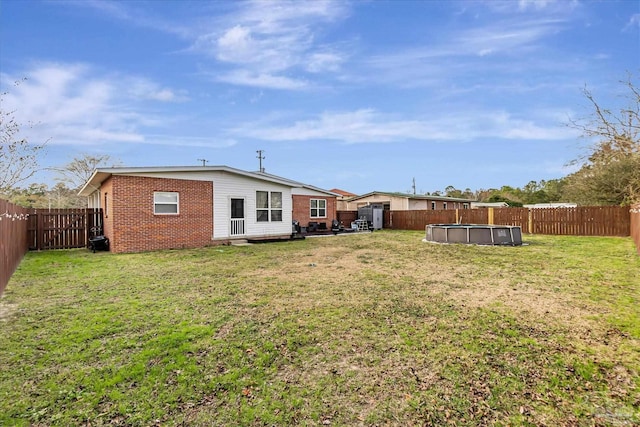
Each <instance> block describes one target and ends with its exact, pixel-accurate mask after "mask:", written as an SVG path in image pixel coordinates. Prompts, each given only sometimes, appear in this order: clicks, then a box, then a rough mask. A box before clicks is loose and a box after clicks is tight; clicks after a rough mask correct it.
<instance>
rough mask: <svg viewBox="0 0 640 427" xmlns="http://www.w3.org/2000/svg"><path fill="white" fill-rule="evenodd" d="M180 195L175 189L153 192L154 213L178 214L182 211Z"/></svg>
mask: <svg viewBox="0 0 640 427" xmlns="http://www.w3.org/2000/svg"><path fill="white" fill-rule="evenodd" d="M179 207H180V195H179V194H178V193H177V192H174V191H156V192H154V193H153V213H154V214H155V215H178V214H179V213H180V208H179Z"/></svg>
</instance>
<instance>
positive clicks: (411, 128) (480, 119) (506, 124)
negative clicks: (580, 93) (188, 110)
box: [231, 109, 575, 144]
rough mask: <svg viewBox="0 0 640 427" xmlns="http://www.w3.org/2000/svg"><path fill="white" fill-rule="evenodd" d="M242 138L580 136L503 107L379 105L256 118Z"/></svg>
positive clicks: (368, 140) (376, 140) (382, 140)
mask: <svg viewBox="0 0 640 427" xmlns="http://www.w3.org/2000/svg"><path fill="white" fill-rule="evenodd" d="M231 133H232V134H235V135H237V136H238V137H252V138H257V139H262V140H268V141H318V140H333V141H339V142H344V143H349V144H356V143H390V142H399V141H405V140H417V141H472V140H475V139H482V138H500V139H507V140H527V141H530V140H543V141H545V140H546V141H552V140H561V139H567V138H572V137H574V136H575V135H574V132H573V131H571V130H570V129H567V128H564V127H561V126H559V125H558V124H557V123H556V122H553V123H549V122H545V123H542V124H539V123H536V122H534V121H533V120H530V119H529V120H525V119H521V118H518V117H514V116H512V115H510V114H508V113H505V112H503V111H493V112H473V111H471V112H464V111H460V112H458V114H456V115H452V114H445V113H442V114H441V115H438V116H437V117H430V118H429V119H425V118H411V119H398V118H395V117H393V116H390V115H385V114H382V113H379V112H377V111H375V110H373V109H360V110H355V111H347V112H325V113H322V114H320V115H319V116H318V117H316V118H314V119H309V120H299V121H295V122H294V123H293V124H290V125H269V124H267V125H260V124H256V123H251V124H247V125H246V126H241V127H237V128H234V129H232V130H231Z"/></svg>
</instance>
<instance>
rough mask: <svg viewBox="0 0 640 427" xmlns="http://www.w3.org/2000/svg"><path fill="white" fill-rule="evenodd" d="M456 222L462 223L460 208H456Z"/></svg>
mask: <svg viewBox="0 0 640 427" xmlns="http://www.w3.org/2000/svg"><path fill="white" fill-rule="evenodd" d="M456 224H460V214H459V212H458V208H456Z"/></svg>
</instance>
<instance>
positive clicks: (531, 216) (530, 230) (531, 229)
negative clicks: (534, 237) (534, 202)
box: [527, 208, 533, 234]
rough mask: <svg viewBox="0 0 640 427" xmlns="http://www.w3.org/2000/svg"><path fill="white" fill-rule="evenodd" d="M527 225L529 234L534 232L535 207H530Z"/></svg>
mask: <svg viewBox="0 0 640 427" xmlns="http://www.w3.org/2000/svg"><path fill="white" fill-rule="evenodd" d="M527 223H528V224H527V225H528V227H527V228H528V229H529V234H533V209H532V208H529V212H528V214H527Z"/></svg>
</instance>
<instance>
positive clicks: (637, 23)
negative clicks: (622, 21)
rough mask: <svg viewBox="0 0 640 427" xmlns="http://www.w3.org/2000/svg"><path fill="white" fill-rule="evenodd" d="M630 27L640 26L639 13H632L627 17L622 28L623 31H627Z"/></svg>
mask: <svg viewBox="0 0 640 427" xmlns="http://www.w3.org/2000/svg"><path fill="white" fill-rule="evenodd" d="M632 28H640V13H634V14H633V15H631V18H629V22H628V23H627V25H625V26H624V28H623V29H622V30H623V31H629V30H630V29H632Z"/></svg>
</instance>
